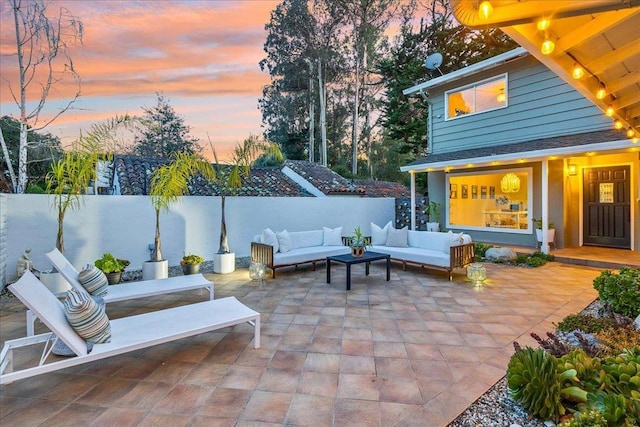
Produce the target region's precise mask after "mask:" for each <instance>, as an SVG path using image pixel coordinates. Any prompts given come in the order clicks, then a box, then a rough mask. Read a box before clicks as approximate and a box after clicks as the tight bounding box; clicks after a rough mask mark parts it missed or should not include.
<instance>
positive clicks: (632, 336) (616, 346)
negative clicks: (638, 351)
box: [595, 325, 640, 355]
mask: <svg viewBox="0 0 640 427" xmlns="http://www.w3.org/2000/svg"><path fill="white" fill-rule="evenodd" d="M595 336H596V338H597V339H598V341H599V342H600V349H601V352H602V355H614V354H618V353H620V352H621V351H623V350H625V349H628V348H634V347H635V348H640V332H638V331H636V330H635V329H633V327H630V326H618V325H614V326H611V327H610V328H607V329H604V330H602V331H600V332H598V333H596V334H595Z"/></svg>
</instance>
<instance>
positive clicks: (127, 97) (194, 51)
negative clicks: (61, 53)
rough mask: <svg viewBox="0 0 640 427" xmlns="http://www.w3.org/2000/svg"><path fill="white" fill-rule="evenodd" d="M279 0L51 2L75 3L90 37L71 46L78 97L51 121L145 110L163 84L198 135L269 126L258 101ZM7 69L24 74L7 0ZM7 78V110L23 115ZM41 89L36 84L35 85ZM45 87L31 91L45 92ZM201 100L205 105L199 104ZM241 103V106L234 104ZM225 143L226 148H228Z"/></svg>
mask: <svg viewBox="0 0 640 427" xmlns="http://www.w3.org/2000/svg"><path fill="white" fill-rule="evenodd" d="M278 3H279V1H276V0H253V1H252V0H243V1H189V2H185V1H139V2H129V1H113V0H110V1H102V0H94V1H91V2H77V1H73V0H65V1H62V0H55V1H52V2H50V3H49V7H50V10H56V8H58V7H66V8H67V9H68V10H69V11H70V12H71V13H73V14H74V15H75V16H76V17H78V18H79V19H80V20H81V21H82V22H83V24H84V30H85V31H84V38H83V44H82V45H75V46H73V47H72V51H71V55H72V58H73V61H74V65H75V67H76V70H77V71H78V74H79V75H80V77H81V78H82V95H81V97H80V100H79V102H77V103H76V107H77V108H79V109H80V110H74V111H69V112H67V113H65V114H64V115H62V116H60V118H59V119H58V120H57V121H56V122H55V125H54V126H52V127H50V128H48V129H47V130H48V131H49V132H51V133H54V134H56V132H59V133H60V134H61V136H62V138H63V139H65V138H75V137H77V134H79V130H80V129H81V128H82V129H86V128H88V127H89V126H90V125H91V124H92V123H95V122H96V121H99V120H102V119H106V118H109V117H113V116H114V115H115V114H124V113H129V114H140V113H141V109H140V107H141V106H152V105H154V104H155V92H157V91H160V92H162V93H163V94H164V95H165V96H167V97H168V98H169V99H170V101H171V104H172V106H174V108H175V110H176V112H177V113H178V114H180V115H182V116H183V117H184V119H185V122H186V124H188V125H190V126H191V127H192V130H193V132H192V133H193V134H194V136H196V137H198V138H200V139H201V140H204V141H206V133H207V132H209V133H210V134H211V135H215V138H216V142H217V143H220V144H222V145H225V146H226V145H233V144H234V143H235V142H237V141H241V140H242V139H244V138H246V137H247V136H248V135H249V134H251V133H253V134H259V133H260V125H261V119H260V112H259V111H258V110H257V103H258V98H259V97H260V96H261V94H262V87H263V86H264V85H265V84H267V83H268V82H269V76H268V75H267V74H266V73H262V72H261V71H260V68H259V66H258V62H259V61H260V60H261V59H262V58H263V57H264V52H263V50H262V46H263V44H264V41H265V39H266V32H265V30H264V26H265V24H266V23H268V22H269V19H270V12H271V10H273V9H274V8H275V6H276V5H277V4H278ZM0 24H1V25H0V27H1V28H0V36H2V41H1V42H0V73H1V74H2V77H3V79H6V81H9V82H11V83H12V88H14V90H15V87H16V86H15V83H16V82H17V67H16V62H15V61H16V58H15V56H12V55H11V54H12V53H13V52H15V46H14V43H15V42H14V41H13V40H14V39H13V38H14V37H15V36H14V35H13V34H12V32H13V31H14V29H13V28H12V27H13V17H12V14H11V11H10V9H9V8H8V2H2V5H1V6H0ZM6 81H5V80H3V82H2V87H1V88H0V114H10V115H13V116H14V117H17V116H18V111H17V107H16V106H15V104H14V103H13V102H12V99H11V94H10V92H9V90H8V87H7V86H6ZM34 89H35V87H34ZM74 93H75V87H74V86H73V85H71V84H59V85H57V86H56V87H55V88H54V90H53V91H52V92H51V93H50V95H49V98H48V100H49V102H47V107H48V108H47V110H46V112H45V113H44V116H47V115H49V116H50V115H52V114H55V112H56V111H57V110H56V108H60V106H61V105H63V104H64V101H65V100H68V99H69V98H70V97H72V96H73V94H74ZM37 96H38V93H37V91H35V90H34V91H31V92H30V93H29V98H30V99H31V100H36V99H37ZM194 105H197V107H195V108H192V107H193V106H194ZM230 105H233V108H229V106H230ZM220 151H221V152H222V151H223V150H220Z"/></svg>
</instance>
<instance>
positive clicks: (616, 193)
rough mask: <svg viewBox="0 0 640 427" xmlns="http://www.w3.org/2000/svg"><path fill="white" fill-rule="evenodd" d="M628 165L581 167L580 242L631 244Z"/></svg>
mask: <svg viewBox="0 0 640 427" xmlns="http://www.w3.org/2000/svg"><path fill="white" fill-rule="evenodd" d="M629 175H630V168H629V166H609V167H601V168H588V169H584V174H583V184H584V187H583V188H584V206H583V208H584V226H583V243H584V244H585V245H591V246H608V247H612V248H626V249H630V248H631V182H630V176H629Z"/></svg>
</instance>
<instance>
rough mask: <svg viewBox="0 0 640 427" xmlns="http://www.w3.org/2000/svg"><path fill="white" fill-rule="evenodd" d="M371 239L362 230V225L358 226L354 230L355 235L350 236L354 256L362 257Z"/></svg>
mask: <svg viewBox="0 0 640 427" xmlns="http://www.w3.org/2000/svg"><path fill="white" fill-rule="evenodd" d="M370 241H371V240H370V239H369V238H368V237H365V236H364V235H363V234H362V230H360V226H357V227H356V228H355V229H354V230H353V235H352V236H351V237H349V246H350V247H351V255H353V256H354V257H361V256H363V255H364V252H365V251H366V250H367V247H368V246H369V242H370Z"/></svg>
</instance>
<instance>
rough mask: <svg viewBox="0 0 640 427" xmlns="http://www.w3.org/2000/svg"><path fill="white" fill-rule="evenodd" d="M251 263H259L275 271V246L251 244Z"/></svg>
mask: <svg viewBox="0 0 640 427" xmlns="http://www.w3.org/2000/svg"><path fill="white" fill-rule="evenodd" d="M251 262H259V263H261V264H264V265H265V266H266V267H267V268H271V269H273V246H271V245H266V244H264V243H258V242H251Z"/></svg>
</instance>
